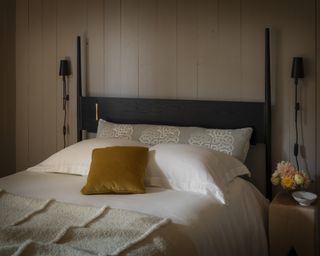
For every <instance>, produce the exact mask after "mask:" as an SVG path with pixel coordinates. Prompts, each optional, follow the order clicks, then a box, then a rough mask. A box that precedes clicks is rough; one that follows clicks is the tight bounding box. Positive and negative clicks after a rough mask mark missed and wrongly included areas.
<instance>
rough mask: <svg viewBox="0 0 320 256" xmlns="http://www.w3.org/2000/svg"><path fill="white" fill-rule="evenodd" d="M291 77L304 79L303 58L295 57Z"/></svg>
mask: <svg viewBox="0 0 320 256" xmlns="http://www.w3.org/2000/svg"><path fill="white" fill-rule="evenodd" d="M291 77H292V78H304V72H303V59H302V58H301V57H293V62H292V70H291Z"/></svg>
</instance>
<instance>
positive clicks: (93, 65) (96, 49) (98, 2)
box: [84, 0, 104, 96]
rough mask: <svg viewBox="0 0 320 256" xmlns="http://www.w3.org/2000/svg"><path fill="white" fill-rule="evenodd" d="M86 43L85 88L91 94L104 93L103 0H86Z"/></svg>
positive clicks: (98, 94) (99, 94)
mask: <svg viewBox="0 0 320 256" xmlns="http://www.w3.org/2000/svg"><path fill="white" fill-rule="evenodd" d="M87 4H88V33H87V36H88V39H87V40H88V45H87V70H86V71H87V72H86V75H87V78H86V79H87V83H84V84H86V89H87V90H88V91H89V92H90V95H92V96H101V95H104V75H103V73H104V54H103V53H104V1H103V0H87Z"/></svg>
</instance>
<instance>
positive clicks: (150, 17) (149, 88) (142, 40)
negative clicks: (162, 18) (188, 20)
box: [139, 0, 158, 98]
mask: <svg viewBox="0 0 320 256" xmlns="http://www.w3.org/2000/svg"><path fill="white" fill-rule="evenodd" d="M157 2H158V1H156V0H140V6H139V16H140V19H139V96H140V97H142V98H143V97H152V96H156V97H157V96H158V95H157V90H158V89H157V79H156V77H157V67H156V57H157V52H156V51H157V50H156V45H157V20H158V12H157Z"/></svg>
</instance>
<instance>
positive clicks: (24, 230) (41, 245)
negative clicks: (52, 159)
mask: <svg viewBox="0 0 320 256" xmlns="http://www.w3.org/2000/svg"><path fill="white" fill-rule="evenodd" d="M168 222H169V220H168V219H162V218H158V217H154V216H150V215H147V214H142V213H137V212H133V211H127V210H121V209H112V208H109V207H102V208H95V207H86V206H79V205H74V204H67V203H61V202H57V201H55V200H40V199H32V198H26V197H22V196H18V195H13V194H10V193H7V192H5V191H3V190H0V255H2V256H6V255H19V256H22V255H36V256H38V255H70V256H78V255H79V256H80V255H81V256H84V255H85V256H86V255H91V256H92V255H99V256H100V255H101V256H102V255H118V254H120V253H121V252H123V251H125V250H128V248H130V247H131V246H133V245H136V244H137V243H138V242H140V241H142V240H143V239H145V238H147V237H148V236H149V235H150V234H151V233H152V232H153V231H155V230H157V229H158V228H159V227H161V226H163V225H165V224H167V223H168ZM155 243H156V245H155V246H156V247H157V248H156V249H154V248H145V247H144V248H141V250H140V251H139V249H135V253H134V254H135V255H144V254H150V252H155V251H156V254H159V252H160V253H161V252H162V253H165V250H166V243H165V241H164V240H163V239H158V240H157V241H156V242H155ZM149 246H150V245H149Z"/></svg>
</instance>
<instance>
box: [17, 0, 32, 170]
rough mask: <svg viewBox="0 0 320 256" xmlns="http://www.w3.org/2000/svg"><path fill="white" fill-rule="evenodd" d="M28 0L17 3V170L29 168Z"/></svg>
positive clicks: (20, 0)
mask: <svg viewBox="0 0 320 256" xmlns="http://www.w3.org/2000/svg"><path fill="white" fill-rule="evenodd" d="M28 17H29V10H28V0H17V1H16V168H17V170H18V171H21V170H23V169H25V168H26V167H28V166H29V165H28V148H29V140H28V131H29V121H28V120H29V118H28V117H29V112H28V100H27V98H28V85H29V83H28V59H29V55H28V53H29V40H28V37H29V33H28V20H29V18H28Z"/></svg>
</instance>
